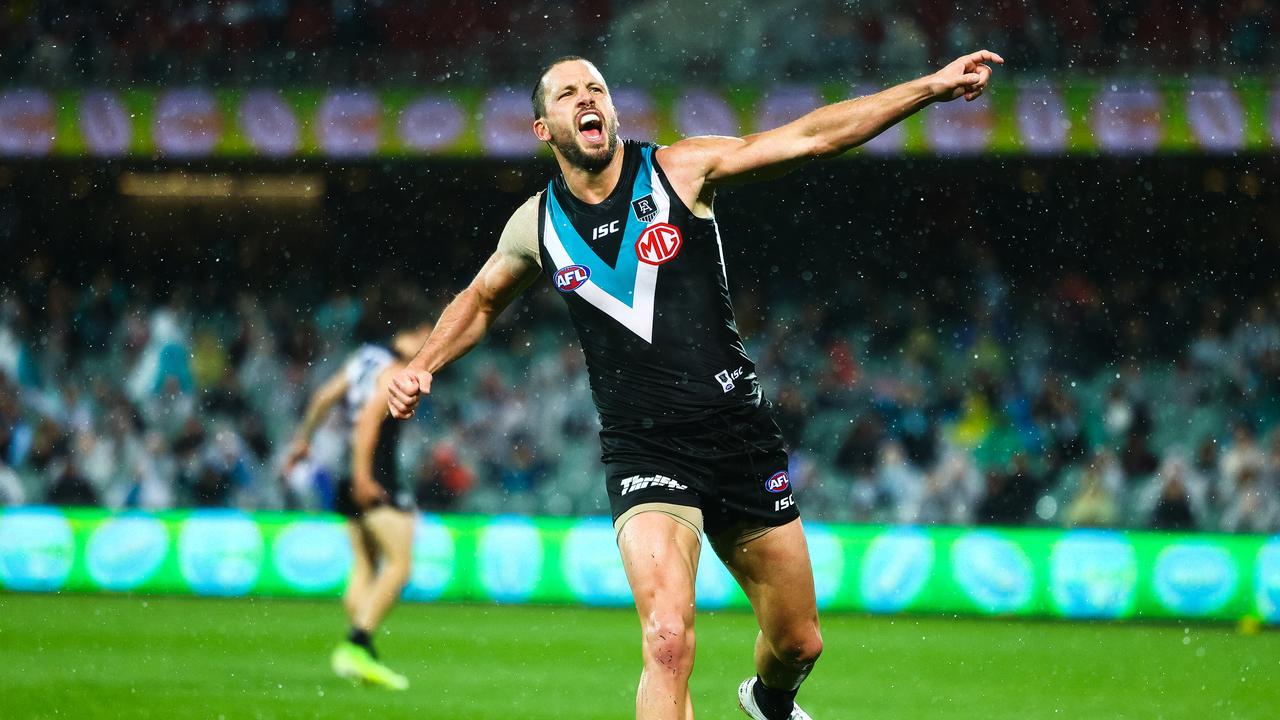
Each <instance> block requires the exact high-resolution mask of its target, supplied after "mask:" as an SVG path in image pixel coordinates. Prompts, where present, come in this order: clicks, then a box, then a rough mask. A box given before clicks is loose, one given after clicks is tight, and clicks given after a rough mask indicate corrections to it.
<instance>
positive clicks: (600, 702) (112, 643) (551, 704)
mask: <svg viewBox="0 0 1280 720" xmlns="http://www.w3.org/2000/svg"><path fill="white" fill-rule="evenodd" d="M823 622H824V627H823V630H824V635H825V637H826V641H827V652H826V654H825V655H824V656H823V659H822V662H821V663H820V664H819V666H818V669H817V670H816V671H815V672H814V674H813V677H812V678H811V680H810V682H809V683H808V684H807V685H806V686H805V688H804V690H803V692H802V693H801V695H800V699H801V701H802V705H804V707H805V708H806V709H807V710H809V711H810V712H811V713H812V714H813V715H814V716H815V717H816V718H818V720H833V719H835V718H851V719H854V718H856V719H862V718H910V719H913V720H914V719H916V718H931V719H933V718H937V719H942V718H956V719H959V718H972V719H974V720H979V719H980V720H1000V719H1002V718H1007V719H1009V720H1015V719H1016V720H1024V719H1026V718H1063V719H1068V720H1075V719H1077V718H1134V719H1138V718H1143V719H1148V718H1155V719H1162V720H1174V719H1178V718H1186V719H1187V720H1193V719H1194V720H1203V719H1205V718H1213V719H1214V720H1226V719H1228V718H1258V719H1259V720H1261V719H1264V718H1276V717H1280V636H1277V635H1276V634H1275V633H1264V634H1262V635H1257V636H1243V635H1239V634H1237V633H1236V632H1235V631H1234V630H1232V629H1230V628H1226V627H1218V626H1191V627H1187V628H1184V627H1178V626H1172V625H1165V626H1138V625H1102V624H1068V623H1048V622H1045V623H1026V622H1004V621H984V620H955V619H948V618H883V617H861V616H836V615H831V616H828V617H826V618H824V621H823ZM342 629H343V622H342V617H341V610H340V608H339V606H338V604H337V603H336V602H304V601H287V600H208V599H194V598H155V597H151V598H129V597H110V596H38V595H13V594H0V718H5V719H6V720H8V719H13V718H46V717H47V718H220V717H221V718H286V717H289V718H292V717H296V718H314V717H333V718H359V717H370V718H388V719H390V718H467V719H473V718H474V719H476V720H481V719H492V720H499V719H501V720H517V719H518V720H534V719H539V718H547V719H551V718H574V719H578V718H582V719H584V720H586V719H591V718H629V717H631V712H632V697H633V695H632V693H633V689H634V684H635V680H636V677H637V674H638V658H639V654H638V631H637V626H636V622H635V619H634V617H633V615H632V614H631V613H630V612H627V611H620V610H618V611H615V610H586V609H578V608H530V607H489V606H449V605H420V604H412V605H405V606H402V607H401V608H399V609H398V610H397V611H396V613H395V615H393V616H392V618H391V619H390V621H389V622H388V624H387V628H386V632H385V634H384V635H383V636H382V637H381V638H380V639H379V650H380V652H381V654H382V656H383V657H384V659H385V660H386V661H387V662H388V664H390V665H391V666H392V667H394V668H396V669H398V670H401V671H402V672H404V673H406V674H407V675H409V676H410V678H411V680H412V681H413V686H412V687H411V688H410V689H409V691H408V692H404V693H392V692H388V691H381V690H375V689H369V688H362V687H353V686H351V685H349V684H347V683H345V682H343V681H341V680H338V679H337V678H334V677H332V676H331V675H330V674H329V670H328V667H327V659H326V658H327V654H328V651H329V650H330V648H331V647H332V646H333V645H334V643H335V641H336V640H337V639H338V638H339V636H340V634H341V632H342ZM753 630H754V626H753V623H752V619H751V617H750V616H749V615H742V614H725V613H714V614H703V615H700V616H699V618H698V632H699V635H698V666H697V668H696V670H695V673H694V685H693V692H694V706H695V708H696V709H697V711H698V717H699V718H736V717H739V714H738V710H737V707H736V704H735V700H734V688H735V687H736V686H737V683H738V682H739V681H740V680H741V679H742V678H743V677H746V676H747V675H748V674H750V672H751V671H750V667H749V664H748V663H749V657H750V645H751V640H752V637H753Z"/></svg>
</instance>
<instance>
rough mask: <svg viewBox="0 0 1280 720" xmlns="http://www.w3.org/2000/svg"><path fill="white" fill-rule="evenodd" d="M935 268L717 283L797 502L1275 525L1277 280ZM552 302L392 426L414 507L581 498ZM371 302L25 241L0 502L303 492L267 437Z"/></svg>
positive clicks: (366, 293) (855, 517)
mask: <svg viewBox="0 0 1280 720" xmlns="http://www.w3.org/2000/svg"><path fill="white" fill-rule="evenodd" d="M868 282H869V281H868ZM962 282H963V283H964V287H969V288H971V290H969V291H968V292H969V294H968V295H967V296H965V297H962V299H961V300H960V304H961V305H962V306H963V307H964V308H966V309H965V310H964V311H963V313H961V314H960V315H959V316H954V317H953V316H948V315H946V314H945V313H944V312H942V307H943V306H944V305H951V306H954V305H955V304H956V303H955V302H954V298H953V299H952V300H946V299H945V298H946V297H947V296H948V294H949V293H951V292H961V293H962V294H963V291H961V290H947V289H945V288H943V289H941V290H939V289H937V288H935V289H934V291H933V292H931V293H919V294H917V295H915V296H914V297H908V298H905V299H902V298H899V299H898V300H902V301H900V302H899V301H897V300H895V299H894V298H893V297H892V296H889V295H888V294H887V293H884V292H882V291H880V290H877V291H876V293H877V294H880V295H883V296H885V298H886V299H885V301H884V302H882V303H878V304H875V305H866V306H864V307H870V308H872V309H871V310H868V311H864V312H862V313H848V312H845V311H844V310H843V309H842V308H840V307H836V306H834V305H829V304H824V303H819V302H816V301H815V300H812V299H810V300H808V301H804V300H792V301H785V302H782V303H781V304H776V305H770V306H769V307H767V308H766V309H765V310H764V311H758V310H759V308H760V306H761V304H762V303H760V302H759V298H756V297H753V296H752V295H751V294H750V292H747V293H745V294H744V295H743V296H742V297H740V298H739V303H738V304H739V309H740V321H741V323H742V326H743V330H744V332H745V335H746V337H747V343H748V350H749V352H751V354H752V355H753V356H754V357H755V358H756V359H757V361H758V363H759V366H760V372H761V376H762V380H763V382H764V384H765V387H766V390H767V392H768V394H769V396H770V397H771V398H772V400H773V402H774V403H775V405H776V408H777V415H778V419H779V422H780V424H781V425H782V426H783V429H784V431H785V434H786V435H787V437H788V438H790V439H791V440H792V445H793V447H792V451H793V461H792V467H791V472H792V478H793V482H794V483H795V485H796V486H797V488H798V489H799V492H800V493H801V495H800V497H801V503H802V505H803V507H804V510H805V512H806V515H807V516H808V517H810V518H814V519H827V520H847V521H848V520H851V521H877V522H896V523H946V524H971V523H994V524H1014V525H1016V524H1026V523H1031V524H1045V525H1069V526H1103V527H1112V526H1123V527H1149V528H1161V529H1203V530H1224V531H1230V532H1236V531H1240V532H1246V531H1247V532H1272V531H1276V530H1278V529H1280V423H1278V422H1277V421H1278V420H1280V286H1277V287H1274V288H1272V289H1271V290H1270V291H1269V292H1265V293H1262V294H1260V295H1258V296H1256V297H1251V298H1247V299H1246V301H1244V302H1239V301H1237V302H1232V303H1228V302H1227V298H1226V297H1208V298H1201V300H1203V301H1202V302H1199V301H1195V302H1193V301H1191V300H1188V299H1186V298H1181V299H1180V298H1178V297H1177V296H1176V295H1177V293H1176V292H1175V291H1173V290H1166V292H1167V293H1168V296H1167V298H1166V299H1167V304H1165V305H1164V306H1162V307H1161V308H1160V309H1159V310H1158V311H1156V312H1153V313H1148V312H1146V311H1143V310H1141V308H1140V307H1138V306H1137V305H1135V304H1134V303H1133V302H1132V298H1133V297H1135V295H1136V294H1138V293H1139V288H1138V287H1137V286H1138V285H1140V284H1141V283H1142V282H1143V280H1142V279H1141V278H1138V277H1134V278H1132V279H1129V280H1126V281H1125V282H1117V283H1111V284H1102V283H1095V282H1093V281H1091V280H1089V279H1088V278H1087V277H1084V276H1080V275H1075V274H1072V273H1065V274H1064V275H1063V276H1062V277H1060V278H1058V279H1057V280H1056V281H1054V282H1053V283H1051V284H1050V285H1048V286H1047V290H1046V291H1045V292H1044V294H1043V298H1044V301H1043V302H1039V303H1027V302H1018V301H1014V300H1013V299H1011V296H1012V295H1013V290H1012V289H1011V288H1010V286H1009V284H1008V283H1007V282H1006V280H1005V278H1004V277H1003V276H1002V274H1001V271H1000V270H999V268H998V267H997V266H996V265H995V264H994V263H992V262H990V261H989V260H984V259H982V258H981V256H979V259H978V260H977V261H975V263H974V264H973V267H972V269H971V270H970V271H966V277H965V278H964V279H962ZM866 290H867V288H862V289H861V290H860V289H859V288H857V287H853V288H851V289H850V291H849V292H850V294H853V295H857V294H859V292H865V291H866ZM811 297H818V296H817V295H814V296H811ZM392 300H394V303H393V302H392ZM557 302H558V298H555V297H552V296H551V294H550V293H549V292H546V291H542V292H538V293H534V294H533V295H532V296H531V298H530V299H529V301H528V303H527V306H525V307H524V309H519V310H518V309H513V311H512V312H509V313H508V314H507V315H505V316H504V317H503V319H502V320H501V321H500V324H499V327H498V328H497V331H496V333H495V336H494V337H493V339H492V340H491V341H489V342H487V343H485V344H482V346H481V347H480V348H479V349H478V350H477V351H476V353H475V354H474V356H473V357H471V358H469V359H468V360H467V361H466V362H463V363H460V364H459V365H457V366H456V367H454V368H451V369H450V370H449V371H448V373H447V375H444V376H442V377H441V379H440V381H439V382H438V383H437V385H436V388H435V393H434V394H433V396H432V399H431V403H430V407H429V408H428V412H427V413H423V417H420V418H418V419H417V420H415V421H414V422H413V423H412V424H411V425H410V427H409V430H408V432H407V433H406V434H405V437H404V438H403V439H402V442H401V473H402V476H403V478H402V479H403V481H404V482H405V483H406V484H407V486H408V487H410V488H412V491H413V493H414V494H415V496H416V498H417V501H418V503H419V505H420V506H421V507H423V508H426V509H433V510H459V511H477V512H526V513H531V512H539V513H551V514H582V513H599V512H604V511H605V505H604V493H603V492H602V491H601V489H600V487H599V477H600V474H601V470H600V467H599V464H598V458H597V456H596V453H597V449H596V447H597V446H596V443H595V442H594V438H593V433H594V432H595V431H596V429H597V427H598V425H597V419H596V417H595V413H594V409H593V407H592V404H591V399H590V391H589V388H588V386H587V379H586V374H585V368H584V367H583V361H582V357H581V353H580V351H579V350H578V349H577V348H576V347H575V346H574V344H573V343H572V342H566V337H568V335H567V333H568V332H569V330H568V327H567V324H566V323H565V320H564V318H562V317H560V316H559V315H558V314H557V313H558V312H559V311H560V310H559V306H558V305H557ZM393 304H394V305H398V306H400V307H409V306H412V307H413V308H414V310H413V316H414V317H416V318H419V319H420V318H421V317H426V316H428V315H430V314H431V313H430V312H429V310H428V305H430V303H429V302H428V299H427V298H426V297H425V295H424V293H423V291H421V290H420V289H417V287H416V286H415V285H413V284H412V283H407V282H404V281H396V282H394V283H390V284H388V283H386V282H382V283H380V284H379V285H377V286H370V287H366V288H363V289H361V290H358V291H357V290H350V289H347V290H339V291H334V292H332V293H331V294H329V295H328V296H326V297H324V298H323V299H322V300H321V301H320V302H317V303H311V304H301V303H298V302H297V301H296V299H295V298H290V297H287V296H286V295H284V294H280V295H277V296H268V295H255V294H254V293H250V292H241V293H240V294H239V295H238V296H236V298H235V300H234V301H233V302H222V301H220V300H218V299H216V298H214V297H211V296H208V295H206V294H205V293H202V292H196V291H192V290H190V289H177V290H173V291H171V292H167V293H151V294H149V292H148V291H147V290H146V289H145V288H140V286H138V285H136V284H132V283H125V282H122V281H120V280H119V279H118V278H116V277H114V276H113V275H112V274H111V272H110V271H107V270H103V271H100V272H98V274H97V275H96V277H95V278H94V279H93V281H92V282H89V283H86V284H85V285H84V286H83V287H73V286H72V285H70V284H68V283H66V282H64V281H63V280H62V279H60V278H59V276H58V274H57V273H56V272H53V267H52V263H51V262H50V261H49V259H48V258H44V259H43V260H37V261H36V262H31V263H28V264H27V265H26V267H25V268H24V270H23V273H22V277H21V279H20V281H18V282H14V283H12V284H9V285H6V286H5V288H4V290H3V294H2V295H0V504H13V503H53V504H81V505H95V504H101V505H105V506H109V507H113V508H128V507H141V508H167V507H175V506H190V505H196V506H235V507H244V508H280V507H302V508H321V507H326V506H328V505H329V504H330V503H331V502H332V492H333V485H334V479H335V475H336V474H337V473H341V472H342V467H343V461H342V458H341V446H342V442H341V438H340V437H338V436H337V432H338V430H337V426H336V425H335V424H334V423H330V424H329V425H328V426H326V429H323V430H322V431H321V433H320V435H319V436H318V437H317V439H316V441H315V442H314V443H313V448H314V452H313V455H312V462H310V463H309V464H305V465H303V466H302V467H300V468H299V469H297V470H296V471H295V472H294V473H293V474H292V475H291V476H289V477H287V478H283V477H281V466H282V456H283V454H284V452H285V450H286V448H287V445H288V441H289V439H290V437H291V435H292V433H293V432H294V429H295V427H296V423H297V421H298V419H299V417H300V415H301V412H302V409H303V407H304V406H305V403H306V401H307V398H308V393H309V392H310V391H312V390H313V389H314V388H316V387H317V386H318V384H319V383H322V382H323V381H324V379H325V378H327V377H328V376H329V375H330V374H332V373H333V372H334V371H336V369H337V368H338V367H339V366H340V364H341V363H342V361H343V359H344V357H345V356H346V355H347V354H348V353H349V352H350V351H351V350H352V349H354V347H356V345H357V344H358V342H360V341H362V340H363V339H366V338H385V336H386V335H387V334H388V327H389V325H388V323H390V322H392V321H391V320H390V319H389V316H386V315H384V314H383V313H381V312H380V311H375V310H374V309H373V308H380V307H390V306H391V305H393ZM300 308H301V309H300ZM1125 308H1127V309H1128V311H1127V313H1126V314H1123V315H1119V316H1117V315H1118V313H1121V312H1124V310H1123V309H1125ZM1179 312H1182V313H1186V314H1190V315H1192V316H1194V317H1196V318H1197V320H1196V321H1195V323H1194V328H1195V329H1194V330H1191V331H1189V332H1187V333H1185V336H1183V334H1178V333H1176V332H1173V331H1172V330H1170V328H1175V327H1180V325H1179V324H1177V323H1171V322H1170V318H1171V317H1174V316H1176V315H1177V314H1178V313H1179ZM513 317H518V318H519V321H518V322H517V321H516V320H513V319H512V318H513ZM1108 328H1110V330H1108ZM1116 329H1122V330H1121V332H1120V335H1121V336H1124V337H1127V338H1129V340H1130V341H1131V342H1133V343H1135V345H1136V346H1139V347H1153V346H1154V345H1153V344H1152V343H1150V342H1149V341H1148V340H1146V339H1145V338H1148V337H1151V336H1154V335H1157V334H1163V335H1165V336H1166V337H1164V340H1165V342H1166V344H1167V346H1169V347H1172V348H1174V350H1173V352H1172V353H1170V354H1167V355H1162V354H1160V353H1153V354H1151V355H1150V356H1147V355H1143V356H1142V358H1143V359H1141V360H1134V359H1131V358H1132V357H1133V354H1132V353H1128V352H1126V351H1125V350H1124V349H1123V348H1121V349H1120V350H1118V351H1117V350H1114V349H1113V350H1111V351H1108V350H1105V349H1104V348H1105V347H1106V343H1105V342H1100V341H1097V338H1092V336H1091V334H1092V333H1099V332H1103V333H1105V332H1110V331H1114V330H1116ZM1171 332H1172V333H1173V335H1174V337H1172V338H1170V337H1168V335H1169V334H1170V333H1171Z"/></svg>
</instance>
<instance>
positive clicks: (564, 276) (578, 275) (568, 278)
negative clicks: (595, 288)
mask: <svg viewBox="0 0 1280 720" xmlns="http://www.w3.org/2000/svg"><path fill="white" fill-rule="evenodd" d="M590 277H591V268H589V267H587V266H586V265H569V266H567V267H562V268H560V269H559V270H557V271H556V289H557V290H559V291H560V292H562V293H571V292H573V291H574V290H577V289H578V288H580V287H582V286H583V284H585V283H586V282H587V279H588V278H590Z"/></svg>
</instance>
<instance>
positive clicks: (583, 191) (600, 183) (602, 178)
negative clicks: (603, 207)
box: [556, 147, 626, 205]
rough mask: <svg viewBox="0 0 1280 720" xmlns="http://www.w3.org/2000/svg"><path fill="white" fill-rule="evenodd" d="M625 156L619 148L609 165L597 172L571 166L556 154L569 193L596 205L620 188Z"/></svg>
mask: <svg viewBox="0 0 1280 720" xmlns="http://www.w3.org/2000/svg"><path fill="white" fill-rule="evenodd" d="M625 155H626V153H625V152H624V150H623V148H622V147H619V148H618V151H617V152H615V153H614V154H613V159H612V160H610V161H609V164H608V165H606V166H604V169H602V170H599V171H596V172H593V171H591V170H587V169H585V168H581V167H578V166H577V165H572V164H570V163H569V162H568V161H567V160H565V159H564V158H563V157H561V156H560V155H559V153H557V154H556V161H557V162H559V164H560V173H561V174H562V175H564V184H565V185H566V186H568V188H569V192H571V193H573V196H574V197H576V198H578V199H579V200H581V201H582V202H584V203H588V204H590V205H596V204H598V203H601V202H604V201H605V199H606V198H608V197H609V195H611V194H612V193H613V189H614V188H616V187H617V186H618V181H619V180H620V179H621V178H622V161H623V156H625Z"/></svg>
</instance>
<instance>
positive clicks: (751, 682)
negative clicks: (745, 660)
mask: <svg viewBox="0 0 1280 720" xmlns="http://www.w3.org/2000/svg"><path fill="white" fill-rule="evenodd" d="M755 686H756V679H755V678H754V677H749V678H747V679H746V680H743V681H742V684H741V685H739V686H738V707H740V708H742V712H744V713H746V714H747V717H750V718H754V720H768V718H766V717H765V716H764V711H763V710H761V709H760V706H759V705H756V695H755V693H754V692H752V690H753V689H754V688H755ZM788 720H813V718H811V717H809V713H807V712H805V711H803V710H801V709H800V706H799V705H792V706H791V716H790V717H789V718H788Z"/></svg>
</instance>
